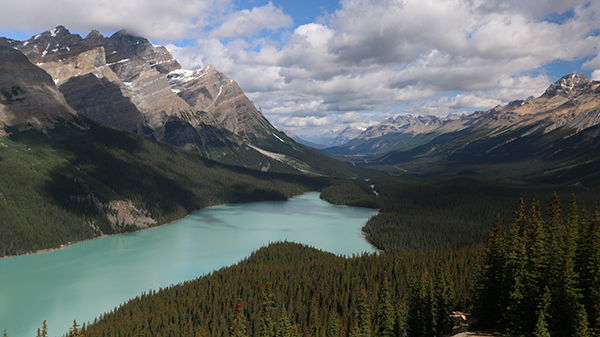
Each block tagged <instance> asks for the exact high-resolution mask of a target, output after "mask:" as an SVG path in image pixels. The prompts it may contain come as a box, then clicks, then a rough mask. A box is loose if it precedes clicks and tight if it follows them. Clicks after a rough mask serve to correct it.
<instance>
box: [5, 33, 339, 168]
mask: <svg viewBox="0 0 600 337" xmlns="http://www.w3.org/2000/svg"><path fill="white" fill-rule="evenodd" d="M0 45H6V46H10V47H13V48H16V49H18V50H20V51H21V52H23V53H24V54H25V55H26V56H27V57H28V58H29V60H30V61H31V62H33V63H34V64H36V65H37V66H38V67H40V68H42V69H44V70H45V71H46V72H47V73H48V74H50V75H51V77H52V80H53V81H54V83H55V84H56V85H57V86H58V89H59V90H60V92H61V93H62V94H63V95H64V99H63V101H64V100H65V99H66V102H67V103H68V104H69V105H70V106H72V107H73V108H74V109H75V110H76V111H77V112H78V113H79V114H82V115H84V116H86V117H89V118H91V119H93V120H95V121H97V122H100V123H103V124H107V125H110V126H113V127H116V128H119V129H123V130H127V131H132V132H136V133H140V134H143V135H145V136H147V137H149V138H152V139H155V140H158V141H162V142H166V143H169V144H173V145H177V146H180V147H184V148H186V149H190V150H195V151H198V152H199V153H201V154H202V155H203V156H205V157H207V158H210V159H214V160H217V161H221V162H223V163H226V164H233V165H239V166H245V167H250V168H255V169H260V170H277V171H279V172H294V173H298V172H304V171H310V172H318V171H319V170H318V169H317V170H313V169H312V168H310V167H309V166H310V165H306V164H305V163H303V162H304V160H305V159H302V160H297V159H294V158H295V157H296V158H297V157H303V158H308V159H306V160H310V161H311V162H313V163H314V164H313V165H317V164H318V163H320V162H323V161H324V160H325V159H324V158H321V157H319V159H318V160H317V159H316V158H312V157H313V156H320V155H318V154H313V155H308V156H307V154H306V153H305V152H304V150H303V149H302V148H301V147H300V146H299V145H298V144H296V143H295V142H294V141H293V140H291V139H290V138H288V137H287V136H285V135H284V134H283V133H281V132H279V131H278V130H276V129H275V128H274V127H273V126H272V125H271V124H270V123H269V122H268V121H267V120H266V119H265V118H264V116H263V115H262V113H261V112H260V111H259V110H258V109H257V108H256V107H255V106H254V104H253V103H252V102H251V101H250V100H249V99H248V97H246V95H245V94H244V92H243V91H242V90H241V88H240V87H239V86H238V85H237V83H236V82H235V81H233V80H231V79H229V78H227V77H226V76H225V75H223V74H222V73H220V72H219V71H217V70H216V69H215V68H214V67H213V66H207V67H205V68H203V69H199V70H195V71H187V70H183V69H181V66H180V65H179V63H178V62H177V61H176V60H174V59H173V57H172V56H171V54H170V53H169V52H168V51H167V50H166V49H165V48H164V47H160V46H154V45H153V44H152V43H150V41H148V40H147V39H145V38H143V37H139V36H135V35H132V34H129V33H128V32H126V31H119V32H116V33H115V34H113V35H112V36H110V37H104V36H103V35H102V34H100V33H99V32H98V31H95V30H94V31H91V32H90V33H89V34H88V35H87V36H86V37H85V38H82V37H81V36H79V35H77V34H72V33H70V32H69V31H68V30H67V29H66V28H65V27H63V26H58V27H56V28H54V29H51V30H48V31H46V32H43V33H41V34H38V35H36V36H33V37H32V38H30V39H29V40H27V41H15V40H10V39H1V40H0ZM267 153H268V154H271V153H275V154H277V155H266V154H267ZM283 157H285V158H286V160H281V158H283ZM325 161H326V160H325ZM319 165H321V164H319ZM331 165H332V163H329V164H325V166H331ZM333 166H336V165H333ZM307 167H308V168H307Z"/></svg>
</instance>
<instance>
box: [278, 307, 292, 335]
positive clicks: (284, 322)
mask: <svg viewBox="0 0 600 337" xmlns="http://www.w3.org/2000/svg"><path fill="white" fill-rule="evenodd" d="M275 336H276V337H293V336H294V332H293V329H292V324H291V323H290V319H289V317H288V313H287V310H285V308H283V310H281V316H280V318H279V324H278V325H277V329H276V331H275Z"/></svg>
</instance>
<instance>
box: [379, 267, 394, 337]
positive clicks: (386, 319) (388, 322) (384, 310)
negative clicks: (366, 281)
mask: <svg viewBox="0 0 600 337" xmlns="http://www.w3.org/2000/svg"><path fill="white" fill-rule="evenodd" d="M378 295H379V296H378V297H379V303H378V305H377V326H378V331H377V336H378V337H392V336H394V305H393V304H392V296H391V294H390V283H389V282H388V278H387V275H386V274H385V273H384V274H383V281H382V284H381V288H380V289H379V294H378Z"/></svg>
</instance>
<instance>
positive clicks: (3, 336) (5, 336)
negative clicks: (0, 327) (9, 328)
mask: <svg viewBox="0 0 600 337" xmlns="http://www.w3.org/2000/svg"><path fill="white" fill-rule="evenodd" d="M2 337H8V335H7V334H6V329H4V334H3V335H2Z"/></svg>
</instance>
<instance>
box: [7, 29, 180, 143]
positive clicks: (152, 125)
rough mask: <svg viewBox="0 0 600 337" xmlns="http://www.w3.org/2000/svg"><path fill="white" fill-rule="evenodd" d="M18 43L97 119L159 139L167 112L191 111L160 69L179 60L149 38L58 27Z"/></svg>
mask: <svg viewBox="0 0 600 337" xmlns="http://www.w3.org/2000/svg"><path fill="white" fill-rule="evenodd" d="M16 47H17V48H18V49H20V50H22V51H23V52H24V53H25V54H26V55H27V56H28V58H29V59H30V60H31V61H32V62H35V63H37V64H38V65H39V66H40V67H41V68H43V69H44V70H46V71H47V72H48V73H49V74H50V75H51V76H52V78H53V79H54V82H55V83H56V84H58V85H59V89H60V90H61V92H62V93H63V94H64V95H65V98H66V100H67V102H68V103H69V104H70V105H71V106H72V107H73V108H75V109H76V110H77V111H78V112H79V113H80V114H82V115H84V116H86V117H89V118H91V119H93V120H95V121H97V122H100V123H104V124H108V125H111V126H114V127H117V128H120V129H123V130H127V131H133V132H139V133H143V134H146V135H148V136H151V137H153V138H155V139H160V137H161V135H162V134H163V128H164V123H165V122H166V120H167V119H168V118H169V116H173V115H177V114H178V113H179V111H182V110H189V106H188V104H187V103H186V102H185V101H183V100H182V99H181V98H179V97H178V96H177V95H176V94H175V93H174V92H173V91H172V90H171V87H170V84H169V82H168V81H167V79H166V76H164V74H162V73H161V72H160V70H163V71H167V70H169V71H170V70H171V69H172V68H178V67H179V64H178V63H177V61H175V60H173V58H172V57H171V56H170V54H169V53H168V52H167V51H166V49H165V48H164V47H154V46H153V45H152V44H151V43H150V42H149V41H147V40H146V39H143V38H139V37H135V36H133V35H129V34H127V33H126V32H124V31H120V32H117V33H115V34H114V35H113V36H111V37H110V38H105V37H104V36H102V34H100V33H99V32H98V31H92V32H90V34H88V36H87V37H86V38H85V39H82V38H81V36H79V35H77V34H71V33H70V32H69V31H68V30H67V29H66V28H65V27H63V26H58V27H56V28H54V29H52V30H49V31H46V32H44V33H42V34H39V35H36V36H34V37H32V38H31V39H29V40H27V41H24V42H21V43H19V44H18V45H17V46H16ZM159 69H160V70H159Z"/></svg>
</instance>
